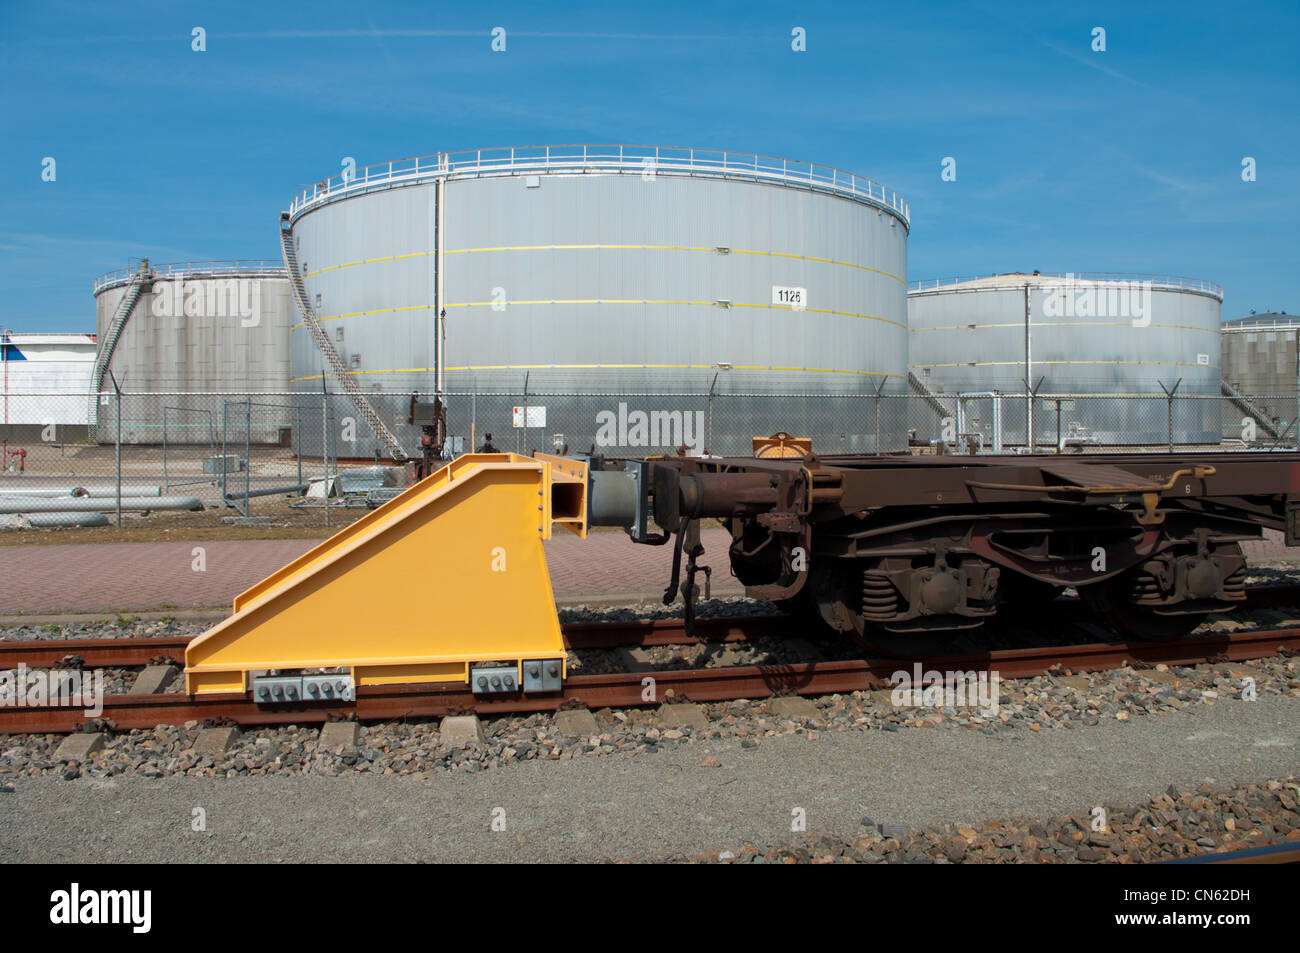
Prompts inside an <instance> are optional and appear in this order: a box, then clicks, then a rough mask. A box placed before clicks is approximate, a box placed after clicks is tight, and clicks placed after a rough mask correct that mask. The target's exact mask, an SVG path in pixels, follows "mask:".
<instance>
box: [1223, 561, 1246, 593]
mask: <svg viewBox="0 0 1300 953" xmlns="http://www.w3.org/2000/svg"><path fill="white" fill-rule="evenodd" d="M1223 594H1224V595H1225V596H1226V597H1227V598H1229V599H1231V600H1232V601H1233V602H1237V601H1243V600H1245V598H1246V564H1245V563H1244V562H1242V563H1238V564H1237V568H1236V569H1234V570H1233V571H1232V572H1230V573H1228V578H1226V579H1224V580H1223Z"/></svg>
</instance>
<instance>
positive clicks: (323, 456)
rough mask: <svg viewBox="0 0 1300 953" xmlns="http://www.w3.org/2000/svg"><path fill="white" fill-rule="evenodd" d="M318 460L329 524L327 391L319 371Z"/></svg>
mask: <svg viewBox="0 0 1300 953" xmlns="http://www.w3.org/2000/svg"><path fill="white" fill-rule="evenodd" d="M320 391H321V393H320V462H321V469H323V470H324V471H325V479H324V482H323V484H322V491H323V494H324V495H323V496H322V497H321V498H322V499H323V500H324V501H325V526H326V528H329V525H330V455H329V440H330V436H329V434H330V425H329V416H330V408H329V392H328V391H327V390H325V372H324V371H321V375H320Z"/></svg>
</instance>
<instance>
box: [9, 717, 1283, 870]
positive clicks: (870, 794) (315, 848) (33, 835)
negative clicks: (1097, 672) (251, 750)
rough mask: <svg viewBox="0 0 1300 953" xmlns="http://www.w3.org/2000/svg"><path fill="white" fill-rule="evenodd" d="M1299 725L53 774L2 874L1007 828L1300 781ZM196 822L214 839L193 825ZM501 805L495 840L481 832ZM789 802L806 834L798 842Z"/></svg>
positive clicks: (734, 845) (25, 817)
mask: <svg viewBox="0 0 1300 953" xmlns="http://www.w3.org/2000/svg"><path fill="white" fill-rule="evenodd" d="M1297 726H1300V701H1297V700H1296V699H1294V698H1290V697H1283V696H1261V697H1260V699H1259V700H1258V701H1255V702H1243V701H1235V700H1224V701H1221V702H1220V703H1218V704H1213V705H1200V706H1196V707H1193V708H1189V709H1187V710H1184V711H1178V712H1174V713H1171V714H1169V715H1168V716H1167V717H1163V718H1145V719H1137V720H1131V721H1117V720H1115V719H1110V720H1106V721H1102V722H1100V723H1099V724H1097V725H1095V726H1089V727H1081V728H1079V729H1078V730H1075V731H1068V732H1060V731H1057V732H1041V733H1026V734H1023V735H1020V736H1019V737H1018V738H1016V739H1014V740H1013V739H1012V738H1010V737H1009V736H1006V735H1000V734H995V735H985V734H983V733H980V732H944V731H925V730H918V731H904V732H887V731H857V732H855V731H843V732H819V733H817V734H816V735H815V736H813V735H811V734H808V733H802V734H794V735H777V736H773V737H767V736H765V737H761V738H751V739H734V738H722V739H716V740H711V741H707V742H701V741H697V742H696V743H693V744H683V745H678V746H672V747H664V748H659V749H657V753H655V754H652V755H645V756H638V757H627V758H572V759H563V758H562V759H559V760H554V761H548V760H534V761H527V762H523V763H520V764H518V765H515V766H513V767H512V769H511V770H505V771H477V772H468V771H466V772H453V773H450V774H437V775H434V776H432V777H431V778H429V779H428V780H421V779H418V778H415V777H401V776H382V775H376V774H373V773H365V774H354V775H349V776H345V777H338V778H323V777H312V776H297V777H273V776H247V775H241V776H236V777H233V778H207V777H167V778H162V779H156V780H155V779H148V778H145V777H141V776H139V775H138V774H124V775H121V776H118V777H113V778H101V779H94V778H82V779H78V780H74V781H61V780H59V777H58V776H57V775H50V774H45V775H41V776H35V777H20V778H15V779H12V780H10V781H9V782H8V784H7V785H6V787H12V789H13V790H12V792H11V793H0V860H3V861H6V862H34V861H73V862H85V861H106V862H123V861H127V862H129V861H163V862H194V861H199V862H211V861H271V862H286V863H291V862H302V861H420V860H439V861H576V860H654V859H666V858H670V857H674V856H683V857H684V856H689V855H693V854H698V853H699V852H701V851H721V850H728V849H729V850H732V851H739V850H742V849H743V847H744V845H757V846H759V847H760V848H765V847H771V846H780V845H787V846H791V847H797V846H798V845H800V844H803V843H805V842H806V840H807V836H809V835H810V836H813V837H818V836H821V837H827V838H835V839H840V840H841V841H843V840H847V839H851V838H853V837H855V836H856V835H857V834H858V833H860V832H861V830H862V821H863V818H864V816H869V817H870V818H872V820H873V822H878V823H888V824H902V825H907V826H909V827H913V828H915V827H924V826H930V825H941V824H945V823H948V824H958V825H960V824H974V825H976V826H980V825H982V824H983V822H984V821H986V820H987V819H989V818H997V817H1009V816H1012V815H1015V814H1021V815H1026V816H1030V817H1034V816H1037V817H1048V816H1050V815H1059V814H1077V813H1079V812H1083V813H1084V814H1085V815H1086V814H1087V813H1088V812H1089V811H1091V809H1092V808H1093V807H1094V806H1097V805H1118V804H1132V803H1136V802H1141V801H1144V800H1147V799H1150V798H1155V797H1158V796H1159V795H1160V793H1161V792H1163V791H1165V790H1166V788H1167V787H1168V786H1169V785H1170V784H1171V783H1173V784H1175V785H1178V786H1180V787H1183V788H1185V789H1188V790H1190V789H1193V788H1195V787H1196V786H1197V785H1200V784H1202V783H1206V782H1209V783H1212V784H1241V783H1249V782H1260V781H1267V780H1268V779H1272V778H1279V779H1281V778H1288V777H1290V776H1294V775H1295V774H1296V773H1297V768H1298V767H1300V757H1298V748H1297V746H1298V745H1300V728H1298V727H1297ZM746 742H749V744H746ZM714 761H716V762H717V765H716V766H705V765H706V764H709V765H712V763H713V762H714ZM1292 803H1294V802H1292ZM196 808H199V809H202V810H203V812H205V818H206V827H207V829H206V831H201V832H198V831H195V830H193V829H192V827H193V822H194V818H195V813H194V812H195V809H196ZM495 808H500V809H501V811H502V812H503V813H497V814H496V815H495V816H497V817H498V818H502V817H503V818H504V822H505V830H504V831H493V830H492V821H493V817H494V813H493V812H494V809H495ZM796 808H802V809H803V811H804V812H805V813H806V818H807V833H806V835H805V834H804V833H802V832H796V833H792V832H791V829H790V827H791V818H792V816H793V815H792V811H794V810H795V809H796ZM1206 849H1209V848H1208V847H1206Z"/></svg>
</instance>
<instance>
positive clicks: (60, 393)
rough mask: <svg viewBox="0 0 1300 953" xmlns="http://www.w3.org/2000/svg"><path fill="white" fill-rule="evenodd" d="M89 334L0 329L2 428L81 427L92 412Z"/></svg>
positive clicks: (91, 339) (91, 338)
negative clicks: (49, 425) (28, 425)
mask: <svg viewBox="0 0 1300 953" xmlns="http://www.w3.org/2000/svg"><path fill="white" fill-rule="evenodd" d="M94 363H95V335H93V334H21V333H18V332H14V331H0V425H18V424H36V425H38V426H44V425H46V424H49V423H55V424H61V425H68V424H71V425H82V426H84V425H85V424H86V423H87V417H88V415H89V412H90V402H89V399H88V395H89V393H90V371H91V368H92V367H93V366H94Z"/></svg>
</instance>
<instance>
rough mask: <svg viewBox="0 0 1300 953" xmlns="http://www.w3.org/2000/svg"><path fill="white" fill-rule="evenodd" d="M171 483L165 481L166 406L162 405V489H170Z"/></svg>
mask: <svg viewBox="0 0 1300 953" xmlns="http://www.w3.org/2000/svg"><path fill="white" fill-rule="evenodd" d="M171 486H172V484H171V481H170V480H168V479H167V405H166V404H163V489H164V490H170V489H171Z"/></svg>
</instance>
